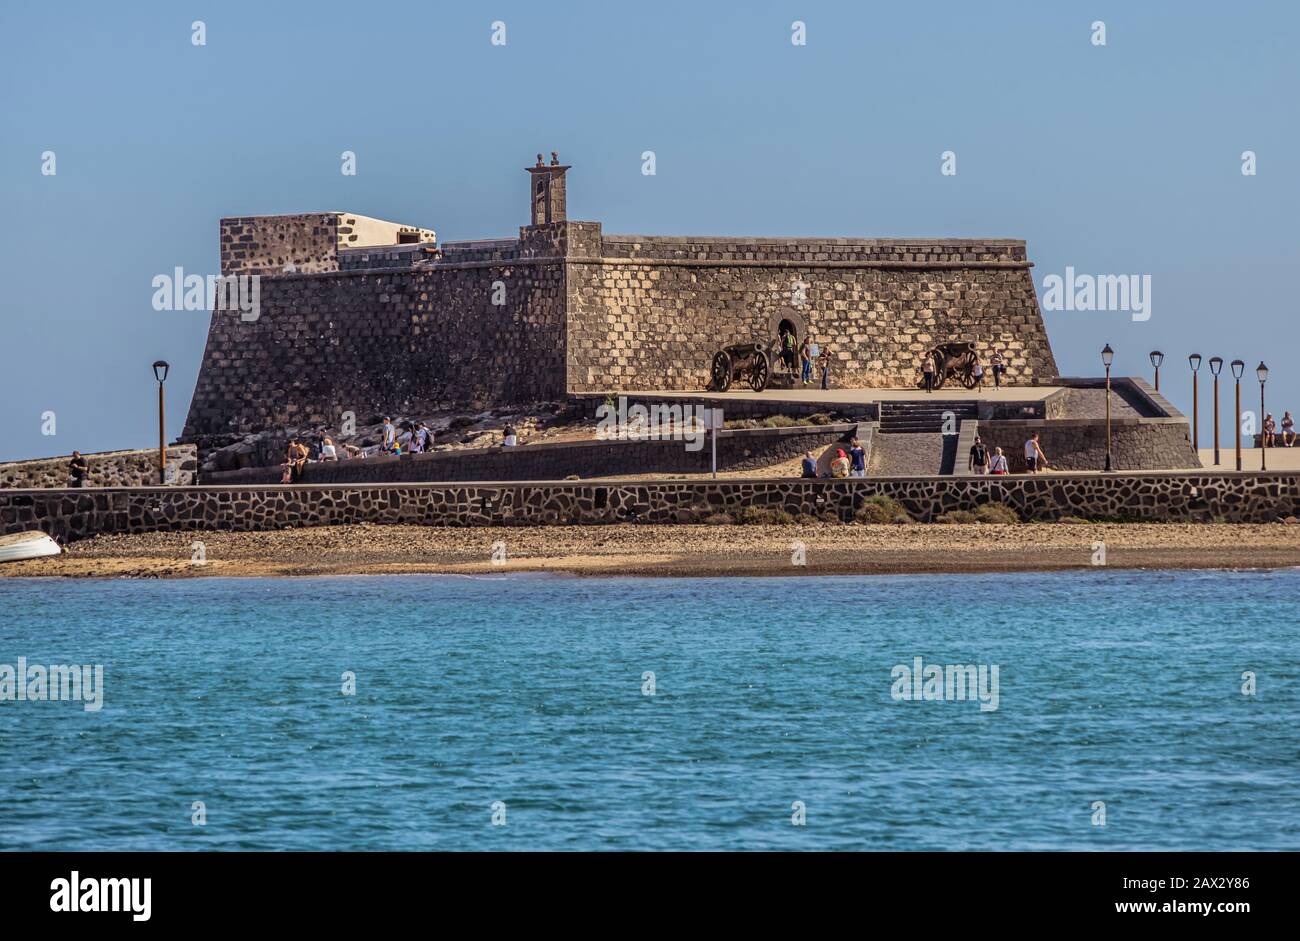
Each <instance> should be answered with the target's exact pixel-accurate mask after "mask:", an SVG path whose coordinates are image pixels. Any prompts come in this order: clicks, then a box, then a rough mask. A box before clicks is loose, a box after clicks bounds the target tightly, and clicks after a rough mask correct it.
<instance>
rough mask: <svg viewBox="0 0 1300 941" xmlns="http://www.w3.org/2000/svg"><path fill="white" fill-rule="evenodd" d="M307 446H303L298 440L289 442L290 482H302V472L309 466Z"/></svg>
mask: <svg viewBox="0 0 1300 941" xmlns="http://www.w3.org/2000/svg"><path fill="white" fill-rule="evenodd" d="M307 454H308V452H307V445H305V444H303V443H302V442H301V441H299V440H298V439H297V438H291V439H290V440H289V455H288V462H287V463H288V465H289V482H290V483H295V484H296V483H298V481H300V480H302V470H303V468H304V467H306V466H307Z"/></svg>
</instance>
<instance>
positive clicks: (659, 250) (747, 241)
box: [604, 235, 1026, 264]
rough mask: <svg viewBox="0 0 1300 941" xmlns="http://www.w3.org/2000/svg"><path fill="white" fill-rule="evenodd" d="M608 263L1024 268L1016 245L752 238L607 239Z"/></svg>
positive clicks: (1009, 241)
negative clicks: (857, 263) (610, 260)
mask: <svg viewBox="0 0 1300 941" xmlns="http://www.w3.org/2000/svg"><path fill="white" fill-rule="evenodd" d="M604 254H605V257H607V258H633V259H636V258H658V259H695V260H712V261H768V260H776V259H780V260H783V261H786V262H791V263H797V262H850V261H871V262H879V263H895V264H960V263H963V262H976V261H978V262H1009V263H1015V262H1024V261H1025V260H1026V259H1025V243H1024V241H1023V240H1021V239H864V238H856V239H854V238H843V239H836V238H807V239H799V238H754V237H746V236H737V237H734V238H733V237H727V236H670V235H606V236H604Z"/></svg>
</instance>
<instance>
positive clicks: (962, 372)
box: [916, 340, 979, 389]
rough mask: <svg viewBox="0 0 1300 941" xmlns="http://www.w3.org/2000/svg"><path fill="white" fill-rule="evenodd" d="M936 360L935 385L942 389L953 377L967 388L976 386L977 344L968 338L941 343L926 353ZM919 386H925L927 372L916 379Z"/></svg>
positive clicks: (922, 372)
mask: <svg viewBox="0 0 1300 941" xmlns="http://www.w3.org/2000/svg"><path fill="white" fill-rule="evenodd" d="M925 355H926V356H927V357H929V358H930V359H931V360H932V361H933V362H934V387H935V388H936V389H942V388H943V384H944V383H945V382H946V381H947V380H949V379H952V380H954V381H956V382H960V383H961V384H962V386H964V387H965V388H967V389H973V388H975V382H976V380H975V363H976V362H977V361H978V360H979V356H978V354H976V352H975V344H974V343H972V342H970V341H968V340H957V341H954V342H952V343H940V344H939V345H938V346H936V347H935V348H934V349H932V350H930V351H928V352H927V353H926V354H925ZM916 385H917V388H924V387H925V372H924V370H922V371H921V373H920V376H919V377H918V378H917V381H916Z"/></svg>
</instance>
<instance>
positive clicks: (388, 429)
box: [379, 418, 397, 454]
mask: <svg viewBox="0 0 1300 941" xmlns="http://www.w3.org/2000/svg"><path fill="white" fill-rule="evenodd" d="M396 446H397V429H396V428H394V427H393V420H392V419H391V418H385V419H384V443H383V444H381V445H380V446H379V449H380V450H381V451H383V452H384V453H385V454H387V453H389V452H391V451H392V450H393V449H394V448H395V447H396Z"/></svg>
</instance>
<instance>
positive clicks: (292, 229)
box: [221, 212, 339, 275]
mask: <svg viewBox="0 0 1300 941" xmlns="http://www.w3.org/2000/svg"><path fill="white" fill-rule="evenodd" d="M338 238H339V236H338V214H337V213H333V212H307V213H301V214H299V215H293V216H239V217H236V218H232V219H222V220H221V273H222V274H225V275H241V274H258V275H269V274H279V273H280V272H282V271H283V270H284V266H285V265H294V266H295V267H296V268H297V269H298V270H299V271H302V272H309V271H337V270H338Z"/></svg>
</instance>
